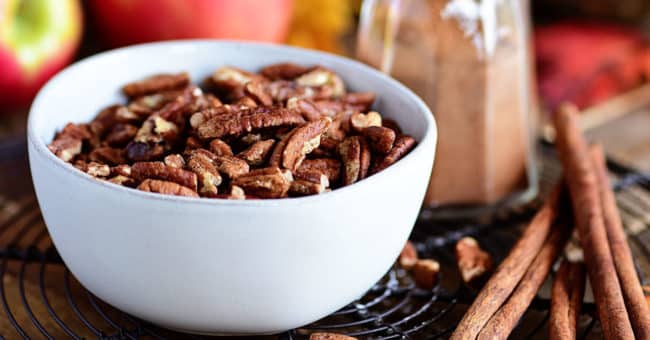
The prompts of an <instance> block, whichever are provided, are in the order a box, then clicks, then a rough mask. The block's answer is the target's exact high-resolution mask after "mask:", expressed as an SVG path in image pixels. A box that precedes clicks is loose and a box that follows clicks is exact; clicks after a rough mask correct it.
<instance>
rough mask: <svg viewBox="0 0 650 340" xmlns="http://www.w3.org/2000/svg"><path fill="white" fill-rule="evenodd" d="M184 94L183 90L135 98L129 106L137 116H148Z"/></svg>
mask: <svg viewBox="0 0 650 340" xmlns="http://www.w3.org/2000/svg"><path fill="white" fill-rule="evenodd" d="M182 94H183V90H182V89H181V90H177V89H174V90H166V91H160V92H158V93H154V94H150V95H145V96H142V97H138V98H135V99H134V100H133V101H131V102H130V103H129V105H128V108H129V110H130V111H131V112H133V113H135V114H136V115H140V116H146V115H150V114H151V113H153V112H154V111H156V110H160V109H161V108H162V107H163V106H165V104H167V103H169V102H171V101H173V100H175V99H176V98H178V96H181V95H182Z"/></svg>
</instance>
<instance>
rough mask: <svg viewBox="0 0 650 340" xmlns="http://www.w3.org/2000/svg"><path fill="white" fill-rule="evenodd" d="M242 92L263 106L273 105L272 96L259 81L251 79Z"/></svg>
mask: <svg viewBox="0 0 650 340" xmlns="http://www.w3.org/2000/svg"><path fill="white" fill-rule="evenodd" d="M244 93H246V94H247V95H248V96H250V97H251V98H253V99H254V100H255V102H257V103H258V104H260V105H264V106H271V105H273V98H271V96H270V95H269V94H268V93H266V89H265V88H264V84H262V83H261V82H259V81H251V82H249V83H247V84H246V85H245V86H244Z"/></svg>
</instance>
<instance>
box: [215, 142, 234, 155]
mask: <svg viewBox="0 0 650 340" xmlns="http://www.w3.org/2000/svg"><path fill="white" fill-rule="evenodd" d="M210 152H212V153H213V154H215V155H217V156H232V148H231V147H230V145H228V143H226V142H224V141H222V140H221V139H213V140H212V141H211V142H210Z"/></svg>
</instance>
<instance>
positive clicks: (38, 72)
mask: <svg viewBox="0 0 650 340" xmlns="http://www.w3.org/2000/svg"><path fill="white" fill-rule="evenodd" d="M81 31H82V14H81V7H80V4H79V1H78V0H40V1H32V0H0V113H2V112H8V111H9V110H8V109H9V108H15V107H19V106H23V105H27V104H28V103H29V102H30V101H31V99H32V98H33V97H34V95H35V94H36V92H37V91H38V89H39V88H40V87H41V86H42V85H43V84H44V83H45V82H46V81H47V80H48V79H49V78H50V77H52V76H53V75H54V74H55V73H56V72H57V71H59V70H60V69H61V68H63V67H64V66H65V65H67V64H68V63H69V62H70V60H71V59H72V57H73V56H74V53H75V51H76V49H77V47H78V46H79V40H80V39H81Z"/></svg>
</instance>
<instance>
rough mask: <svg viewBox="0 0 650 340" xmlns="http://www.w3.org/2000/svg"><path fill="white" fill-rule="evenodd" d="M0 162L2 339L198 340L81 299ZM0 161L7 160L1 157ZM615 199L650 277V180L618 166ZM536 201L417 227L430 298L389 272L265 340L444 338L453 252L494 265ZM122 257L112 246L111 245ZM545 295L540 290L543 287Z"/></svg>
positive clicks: (452, 307) (536, 331) (459, 307)
mask: <svg viewBox="0 0 650 340" xmlns="http://www.w3.org/2000/svg"><path fill="white" fill-rule="evenodd" d="M10 154H11V155H13V156H12V157H9V158H10V159H4V160H3V159H1V158H0V188H2V190H0V279H1V280H0V305H1V306H2V311H1V312H0V334H2V336H4V337H6V338H7V339H13V338H19V337H31V338H50V339H51V338H74V339H82V338H87V339H88V338H97V339H140V338H146V339H203V338H205V337H201V336H195V335H189V334H180V333H176V332H172V331H169V330H165V329H162V328H159V327H156V326H154V325H152V324H149V323H147V322H144V321H142V320H139V319H137V318H135V317H133V316H130V315H128V314H126V313H123V312H121V311H119V310H117V309H115V308H113V307H111V306H109V305H108V304H106V303H104V302H103V301H101V300H100V299H98V298H97V297H95V296H93V295H92V294H91V293H89V292H88V291H86V290H85V289H84V288H83V287H82V286H81V285H80V284H79V283H78V282H77V281H76V280H75V278H74V276H73V275H72V274H71V273H70V272H69V271H68V270H67V268H66V267H65V266H64V265H63V263H62V261H61V259H60V257H59V256H58V253H57V251H56V249H55V248H54V247H53V245H52V242H51V240H50V238H49V236H48V233H47V230H46V229H45V226H44V223H43V221H42V219H41V215H40V211H39V209H38V205H37V203H36V200H35V198H34V196H33V192H32V189H31V183H30V180H29V175H28V171H27V166H26V159H25V156H24V154H23V153H20V152H16V153H3V155H10ZM5 158H6V157H5ZM540 159H541V162H540V164H541V174H542V176H541V187H542V189H543V190H544V189H546V188H549V187H550V186H551V184H552V183H553V182H554V181H555V180H556V178H557V177H558V176H559V173H560V167H559V165H558V164H557V161H556V160H555V158H554V155H553V152H552V150H551V149H549V148H547V147H542V148H541V152H540ZM610 171H611V174H612V177H613V178H614V179H615V183H616V184H615V189H616V192H617V200H618V203H619V206H620V209H621V214H622V218H623V221H624V224H625V226H626V228H627V231H628V233H629V235H630V242H631V247H632V249H633V252H634V255H635V258H636V259H637V268H638V271H639V274H640V275H641V277H642V278H643V279H644V280H647V279H648V278H650V265H649V263H650V261H649V259H650V249H649V246H650V231H649V229H648V226H649V225H650V181H649V177H648V176H647V175H643V174H639V173H635V172H633V171H631V170H630V169H627V168H625V167H622V166H620V165H618V164H614V163H612V164H610ZM538 204H539V202H533V203H532V204H531V205H530V206H529V207H527V208H525V209H521V210H520V211H517V212H514V213H513V212H510V213H502V214H498V215H497V216H498V218H497V219H495V220H493V221H488V222H486V223H483V224H480V225H478V224H468V223H462V222H458V223H445V224H442V223H434V222H431V221H428V220H426V219H424V218H423V219H420V221H419V222H418V224H417V225H416V227H415V230H414V232H413V234H412V236H411V239H412V240H413V241H414V242H415V243H416V247H417V248H418V251H419V253H420V254H421V256H422V257H430V258H435V259H436V260H438V261H439V262H440V263H441V274H440V279H439V283H438V284H437V286H436V287H435V288H434V289H432V290H422V289H419V288H417V287H416V286H415V284H414V283H413V280H412V279H411V277H410V276H409V274H408V273H406V272H405V271H403V270H402V269H400V268H399V267H397V266H395V267H393V268H392V269H391V270H390V271H389V272H388V273H387V274H386V275H385V277H384V278H383V279H381V280H380V281H379V282H378V283H377V284H376V285H375V286H374V287H372V288H371V289H370V290H369V291H368V292H367V293H366V294H365V295H364V296H363V297H362V298H360V299H358V300H356V301H353V302H351V303H350V304H349V305H348V306H346V307H344V308H342V309H341V310H339V311H338V312H336V313H334V314H332V315H330V316H328V317H326V318H324V319H322V320H320V321H318V322H315V323H313V324H311V325H308V326H305V327H303V328H299V329H294V330H290V331H287V332H284V333H282V334H278V335H275V336H271V337H270V338H278V339H306V338H308V337H309V334H311V333H312V332H315V331H326V332H335V333H341V334H348V335H352V336H357V337H359V338H370V339H436V338H446V337H448V336H449V334H450V332H451V331H452V330H453V329H454V327H455V326H456V324H457V323H458V321H459V320H460V318H461V317H462V315H463V313H464V312H465V310H466V309H467V307H468V304H469V303H471V301H472V299H473V297H474V296H475V294H476V291H473V290H471V289H470V288H467V287H466V286H464V285H462V284H461V283H460V280H459V277H460V276H459V273H458V272H457V269H456V265H455V260H454V256H453V246H454V243H455V241H456V240H458V239H459V238H461V237H463V236H465V235H473V236H474V237H476V238H477V239H478V240H479V242H480V243H481V246H482V247H483V248H485V249H486V250H487V251H488V252H490V253H491V254H492V256H493V257H494V258H495V260H497V261H500V260H501V259H503V257H504V256H505V255H506V254H507V252H508V249H509V248H510V246H511V245H512V244H513V243H514V242H515V241H516V239H517V236H518V234H519V232H520V230H521V228H522V226H523V225H525V222H526V221H527V220H528V218H529V217H530V216H531V214H532V213H533V212H534V210H535V208H536V206H537V205H538ZM115 251H119V245H115ZM542 290H544V288H543V289H542ZM548 309H549V301H548V300H547V299H545V298H540V297H538V298H536V299H535V300H534V301H533V303H532V305H531V308H529V310H528V312H527V313H526V314H525V315H524V317H523V318H522V320H521V321H520V323H519V325H518V326H517V328H516V329H515V331H514V332H513V334H512V336H511V338H513V339H522V338H526V339H545V338H546V334H547V333H546V329H547V327H548V325H547V321H548V317H549V315H548ZM578 326H579V332H578V337H579V338H580V339H585V338H592V337H599V336H600V326H599V324H598V322H597V320H596V318H595V308H594V305H593V304H591V303H586V304H585V306H584V308H583V311H582V315H581V317H580V320H579V325H578Z"/></svg>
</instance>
